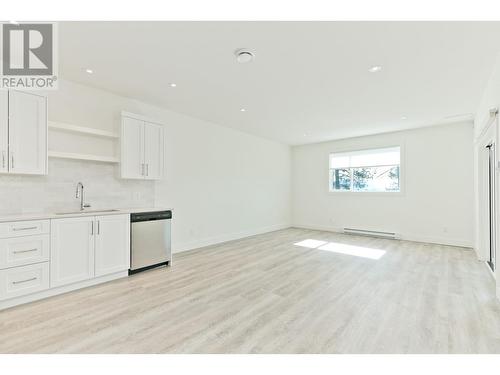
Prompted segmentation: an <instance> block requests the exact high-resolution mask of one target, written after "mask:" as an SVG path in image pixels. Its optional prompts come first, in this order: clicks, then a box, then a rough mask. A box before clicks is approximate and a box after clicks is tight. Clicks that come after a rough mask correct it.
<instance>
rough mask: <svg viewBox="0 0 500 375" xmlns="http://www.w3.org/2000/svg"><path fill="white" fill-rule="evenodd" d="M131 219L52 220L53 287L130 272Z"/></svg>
mask: <svg viewBox="0 0 500 375" xmlns="http://www.w3.org/2000/svg"><path fill="white" fill-rule="evenodd" d="M129 218H130V216H129V215H106V216H87V217H78V218H69V219H55V220H52V225H51V245H50V248H51V249H50V286H51V287H57V286H62V285H67V284H71V283H75V282H78V281H83V280H88V279H92V278H94V277H99V276H104V275H109V274H112V273H115V272H120V271H126V270H128V268H129V264H130V219H129Z"/></svg>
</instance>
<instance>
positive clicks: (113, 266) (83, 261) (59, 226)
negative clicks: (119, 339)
mask: <svg viewBox="0 0 500 375" xmlns="http://www.w3.org/2000/svg"><path fill="white" fill-rule="evenodd" d="M129 266H130V215H129V214H123V213H119V214H113V215H103V216H78V217H70V218H67V217H66V218H61V219H52V220H49V219H47V220H31V221H17V222H5V223H0V309H3V308H6V307H11V306H15V305H17V304H20V303H24V302H27V301H34V300H37V299H41V298H44V297H47V296H50V295H55V294H59V293H62V292H65V291H68V290H75V289H79V288H82V287H85V286H89V285H94V284H99V283H100V282H103V281H109V280H113V279H116V278H119V277H123V276H126V275H127V270H128V269H129ZM61 287H62V288H61Z"/></svg>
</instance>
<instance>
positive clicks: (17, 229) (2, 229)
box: [0, 220, 50, 238]
mask: <svg viewBox="0 0 500 375" xmlns="http://www.w3.org/2000/svg"><path fill="white" fill-rule="evenodd" d="M49 231H50V220H30V221H13V222H9V223H0V238H9V237H21V236H31V235H34V234H48V233H49Z"/></svg>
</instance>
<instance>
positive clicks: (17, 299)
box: [0, 270, 128, 310]
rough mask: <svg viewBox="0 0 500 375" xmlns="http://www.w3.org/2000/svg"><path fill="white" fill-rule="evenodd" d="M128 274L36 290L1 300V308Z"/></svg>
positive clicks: (123, 272) (112, 275)
mask: <svg viewBox="0 0 500 375" xmlns="http://www.w3.org/2000/svg"><path fill="white" fill-rule="evenodd" d="M127 276H128V270H126V271H120V272H116V273H113V274H111V275H106V276H100V277H96V278H94V279H90V280H85V281H80V282H77V283H74V284H70V285H64V286H60V287H55V288H51V289H47V290H43V291H41V292H35V293H33V294H28V295H26V296H21V297H15V298H11V299H8V300H5V301H1V302H0V310H3V309H8V308H9V307H14V306H17V305H22V304H24V303H28V302H33V301H38V300H40V299H44V298H47V297H52V296H56V295H59V294H63V293H67V292H71V291H73V290H77V289H82V288H86V287H89V286H93V285H97V284H102V283H106V282H108V281H112V280H116V279H121V278H122V277H127Z"/></svg>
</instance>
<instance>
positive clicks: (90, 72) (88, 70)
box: [85, 69, 94, 74]
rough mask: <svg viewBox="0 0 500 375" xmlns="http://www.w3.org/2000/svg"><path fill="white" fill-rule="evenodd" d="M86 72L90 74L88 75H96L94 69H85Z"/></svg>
mask: <svg viewBox="0 0 500 375" xmlns="http://www.w3.org/2000/svg"><path fill="white" fill-rule="evenodd" d="M85 71H86V72H87V73H88V74H92V73H94V71H93V70H92V69H85Z"/></svg>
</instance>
